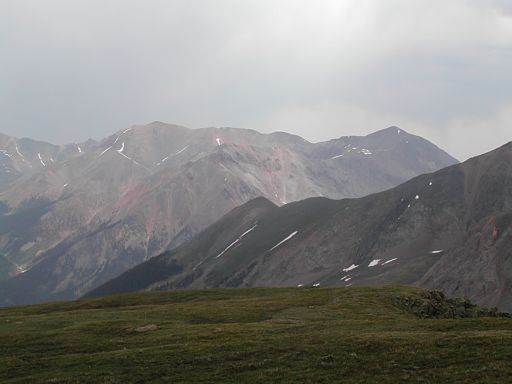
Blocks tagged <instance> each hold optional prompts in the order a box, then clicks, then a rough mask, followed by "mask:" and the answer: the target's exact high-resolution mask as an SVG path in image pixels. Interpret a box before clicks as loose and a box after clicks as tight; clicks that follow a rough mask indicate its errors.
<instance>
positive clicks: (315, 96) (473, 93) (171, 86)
mask: <svg viewBox="0 0 512 384" xmlns="http://www.w3.org/2000/svg"><path fill="white" fill-rule="evenodd" d="M154 120H161V121H165V122H169V123H178V124H182V125H185V126H189V127H203V126H235V127H246V128H253V129H257V130H259V131H263V132H269V131H275V130H282V131H287V132H292V133H296V134H299V135H302V136H303V137H305V138H307V139H308V140H310V141H320V140H326V139H330V138H334V137H339V136H342V135H351V134H352V135H356V134H366V133H370V132H372V131H375V130H377V129H381V128H385V127H387V126H390V125H399V126H401V127H402V128H403V129H405V130H407V131H409V132H411V133H415V134H418V135H422V136H424V137H426V138H428V139H430V140H432V141H433V142H435V143H436V144H438V145H439V146H441V147H442V148H444V149H446V150H447V151H449V152H450V153H451V154H453V155H454V156H456V157H458V158H459V159H465V158H467V157H468V156H472V155H477V154H479V153H482V152H485V151H487V150H490V149H492V148H494V147H496V146H499V145H501V144H504V143H505V142H507V141H511V140H512V1H510V0H501V1H498V0H495V1H493V0H473V1H472V0H465V1H464V0H449V1H443V0H439V1H434V0H385V1H383V0H311V1H306V0H211V1H208V0H166V1H155V0H153V1H151V0H138V1H137V0H119V1H114V0H87V1H85V0H60V1H56V0H34V1H27V0H0V132H4V133H7V134H11V135H14V136H18V137H21V136H29V137H33V138H36V139H42V140H46V141H51V142H54V143H64V142H69V141H78V140H84V139H86V138H88V137H93V138H96V139H98V138H101V137H104V136H106V135H108V134H110V133H112V132H114V131H116V130H118V129H120V128H123V127H127V126H129V125H132V124H135V123H137V124H139V123H148V122H151V121H154Z"/></svg>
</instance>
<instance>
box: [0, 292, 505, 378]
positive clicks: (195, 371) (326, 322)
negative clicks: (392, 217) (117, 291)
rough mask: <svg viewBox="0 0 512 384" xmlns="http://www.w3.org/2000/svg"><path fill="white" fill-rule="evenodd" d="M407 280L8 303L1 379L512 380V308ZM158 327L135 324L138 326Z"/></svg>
mask: <svg viewBox="0 0 512 384" xmlns="http://www.w3.org/2000/svg"><path fill="white" fill-rule="evenodd" d="M421 292H422V291H421V290H419V289H416V288H411V287H403V286H385V287H379V288H376V287H351V288H317V289H310V288H300V289H299V288H280V289H270V288H258V289H232V290H231V289H215V290H202V291H178V292H162V293H137V294H129V295H125V296H111V297H107V298H101V299H94V300H81V301H75V302H64V303H51V304H43V305H35V306H26V307H16V308H7V309H2V310H0V382H1V383H27V382H34V383H61V382H62V383H82V382H85V383H153V382H154V383H160V382H163V383H185V382H187V383H212V382H218V383H253V382H254V383H262V382H272V383H441V382H442V383H510V382H512V363H511V361H512V320H511V319H508V318H473V319H456V320H455V319H445V320H434V319H428V320H427V319H419V318H417V317H416V316H415V315H413V314H412V313H410V312H407V311H405V310H403V309H401V308H399V307H397V306H396V304H395V300H394V298H395V297H396V296H397V295H400V296H410V297H417V296H419V295H421ZM147 324H156V325H157V326H158V329H157V330H155V331H150V332H146V333H137V332H134V331H133V329H134V328H135V327H137V326H142V325H147Z"/></svg>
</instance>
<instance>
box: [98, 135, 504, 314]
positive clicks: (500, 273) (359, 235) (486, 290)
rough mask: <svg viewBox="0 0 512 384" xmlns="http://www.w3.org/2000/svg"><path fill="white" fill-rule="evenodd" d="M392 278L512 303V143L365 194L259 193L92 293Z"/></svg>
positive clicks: (496, 302)
mask: <svg viewBox="0 0 512 384" xmlns="http://www.w3.org/2000/svg"><path fill="white" fill-rule="evenodd" d="M386 283H401V284H416V285H419V286H422V287H428V288H434V289H440V290H443V291H444V292H446V293H447V294H449V295H452V296H458V297H469V298H471V299H472V300H475V301H476V302H478V303H480V304H483V305H486V306H497V307H499V308H500V309H503V310H512V143H509V144H507V145H505V146H503V147H501V148H499V149H497V150H495V151H493V152H490V153H487V154H485V155H482V156H479V157H475V158H473V159H470V160H468V161H466V162H465V163H463V164H459V165H454V166H450V167H447V168H445V169H442V170H440V171H438V172H435V173H431V174H425V175H421V176H419V177H416V178H414V179H412V180H410V181H408V182H406V183H404V184H402V185H400V186H398V187H396V188H394V189H391V190H388V191H385V192H381V193H378V194H374V195H370V196H367V197H363V198H359V199H344V200H338V201H336V200H329V199H325V198H311V199H307V200H304V201H300V202H296V203H293V204H288V205H286V206H282V207H277V206H274V205H272V204H271V203H270V202H269V201H265V200H262V199H259V200H254V201H251V202H249V203H247V204H245V205H243V206H241V207H239V208H237V209H235V210H233V211H231V212H230V213H229V214H228V215H226V216H224V217H223V218H222V219H221V220H220V221H218V222H217V223H215V224H214V225H212V226H211V227H209V228H208V229H206V230H205V231H203V232H202V233H200V234H199V235H197V236H196V237H195V238H194V239H193V240H192V241H190V242H188V243H186V244H184V245H182V246H181V247H179V248H177V249H175V250H172V251H169V252H166V253H164V254H162V255H161V256H159V257H155V258H153V259H151V260H149V261H147V262H145V263H143V264H141V265H139V266H137V267H135V268H133V269H131V270H130V271H128V272H126V273H124V274H123V275H121V276H119V277H118V278H116V279H113V280H112V281H110V282H108V283H106V284H104V285H103V286H101V287H99V288H97V289H96V290H94V291H92V292H91V293H90V294H89V296H99V295H105V294H112V293H120V292H127V291H134V290H166V289H176V288H189V287H190V288H192V287H193V288H204V287H246V286H301V285H310V286H311V285H343V286H350V285H367V284H386Z"/></svg>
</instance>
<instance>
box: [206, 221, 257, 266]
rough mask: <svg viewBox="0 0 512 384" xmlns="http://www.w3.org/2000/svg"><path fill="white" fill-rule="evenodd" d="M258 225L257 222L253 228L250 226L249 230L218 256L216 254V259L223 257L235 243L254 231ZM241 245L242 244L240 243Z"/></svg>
mask: <svg viewBox="0 0 512 384" xmlns="http://www.w3.org/2000/svg"><path fill="white" fill-rule="evenodd" d="M257 226H258V224H256V225H255V226H253V227H252V228H249V229H248V230H247V231H245V232H244V233H242V234H241V235H240V236H239V237H238V238H237V239H236V240H235V241H233V242H232V243H231V244H229V245H228V246H227V247H226V248H225V249H224V250H223V251H222V252H221V253H219V254H218V255H217V256H215V258H216V259H218V258H219V257H221V256H222V255H223V254H225V253H226V252H227V251H229V250H230V249H231V248H232V247H233V246H234V245H236V244H237V243H239V242H240V240H242V238H243V237H244V236H246V235H247V234H249V233H250V232H252V231H253V230H254V228H256V227H257ZM238 245H240V244H238Z"/></svg>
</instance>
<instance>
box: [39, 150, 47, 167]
mask: <svg viewBox="0 0 512 384" xmlns="http://www.w3.org/2000/svg"><path fill="white" fill-rule="evenodd" d="M37 157H39V161H40V162H41V164H43V167H46V164H45V163H44V161H43V159H42V158H41V154H40V153H38V154H37Z"/></svg>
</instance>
